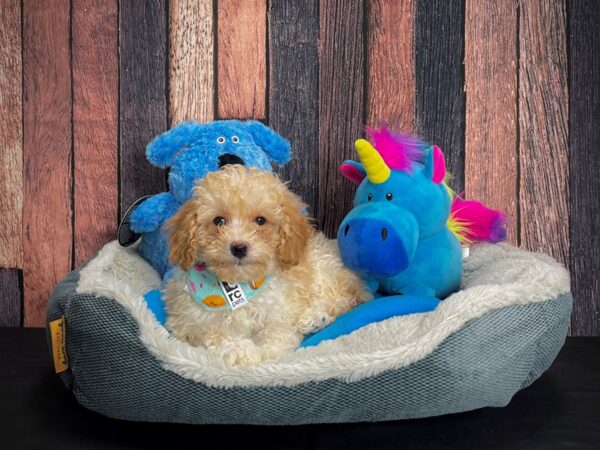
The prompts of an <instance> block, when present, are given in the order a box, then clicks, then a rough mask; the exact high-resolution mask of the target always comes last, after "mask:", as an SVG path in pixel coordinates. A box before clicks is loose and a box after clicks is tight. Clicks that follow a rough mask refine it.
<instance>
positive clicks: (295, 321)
mask: <svg viewBox="0 0 600 450" xmlns="http://www.w3.org/2000/svg"><path fill="white" fill-rule="evenodd" d="M305 206H306V205H304V204H303V203H302V202H301V201H300V199H299V198H298V197H297V196H295V195H294V194H293V193H291V192H290V191H289V190H288V189H287V187H286V186H285V185H284V184H283V183H282V182H281V181H280V180H279V179H278V178H277V176H275V175H273V174H271V173H268V172H264V171H260V170H258V169H254V168H245V167H243V166H240V165H232V166H226V167H225V168H223V169H222V170H220V171H218V172H214V173H210V174H208V175H207V176H206V177H205V178H204V179H203V180H201V181H200V182H198V184H197V186H196V188H195V190H194V195H193V198H192V199H191V200H189V201H188V202H186V203H185V204H184V205H183V206H182V207H181V208H180V210H179V211H178V213H177V214H176V215H175V216H174V217H173V218H172V219H171V220H170V221H169V223H168V228H169V231H170V236H169V240H170V248H171V252H170V259H171V262H172V263H174V264H176V265H177V266H179V268H180V269H181V270H179V271H177V273H176V274H175V276H174V277H173V278H172V280H171V281H170V282H169V284H168V286H167V288H166V290H165V300H166V304H167V310H168V316H169V318H168V322H167V325H168V326H169V327H170V329H171V330H172V332H173V335H174V336H175V337H176V338H178V339H180V340H183V341H186V342H188V343H189V344H191V345H194V346H203V347H205V348H207V349H208V350H209V351H212V352H214V353H215V354H217V355H220V356H221V357H222V358H223V359H224V360H225V361H226V362H227V363H229V364H231V365H238V366H247V365H252V364H257V363H259V362H261V361H263V360H265V359H270V358H276V357H277V356H280V355H281V354H283V353H285V352H288V351H291V350H293V349H295V348H296V347H297V346H298V345H299V343H300V341H301V339H302V336H303V335H304V334H306V333H309V332H314V331H316V330H317V329H319V328H321V327H323V326H325V325H328V324H329V323H331V322H332V321H333V320H334V319H335V318H336V317H337V316H338V315H340V314H342V313H344V312H346V311H348V310H350V309H351V308H352V307H354V306H356V305H357V304H358V303H360V302H363V301H365V300H367V299H368V298H369V294H368V293H367V290H366V289H365V286H364V284H363V282H362V281H361V280H360V279H359V278H358V277H357V276H356V275H355V274H354V273H353V272H351V271H350V270H349V269H347V268H346V267H344V266H343V264H342V262H341V260H340V258H339V255H338V252H337V248H336V246H335V244H334V243H333V242H331V241H329V240H328V239H327V238H326V237H325V236H324V235H323V234H322V233H319V232H317V231H316V230H314V228H313V227H312V225H311V221H310V218H309V217H306V216H304V215H302V214H301V211H302V210H303V209H305ZM257 217H260V218H263V219H264V223H263V219H259V220H257ZM215 218H223V219H224V221H221V220H216V221H215ZM215 222H217V223H220V222H224V223H221V224H220V225H215ZM233 243H236V244H239V243H242V244H243V245H246V246H247V249H248V250H247V255H246V256H245V257H243V258H241V259H240V258H237V257H235V256H234V255H233V254H232V252H231V251H230V248H231V245H232V244H233ZM197 261H202V262H204V263H206V265H207V267H208V269H209V270H211V271H212V272H213V273H215V274H216V275H217V277H218V278H219V279H220V280H225V281H228V282H231V283H240V282H249V281H252V280H257V279H260V278H262V277H264V276H266V275H269V274H270V275H271V281H270V282H269V283H268V285H266V286H265V287H264V288H262V290H261V291H260V292H259V293H258V294H257V295H256V296H255V297H254V298H253V299H252V301H250V302H249V303H248V304H247V305H245V306H243V307H241V308H239V309H236V310H234V311H207V310H205V309H204V308H203V307H202V306H200V305H198V304H197V303H196V302H195V300H194V299H193V298H192V296H191V295H190V294H189V293H188V292H187V290H186V289H185V286H186V280H185V271H187V270H188V269H189V268H190V267H191V266H192V265H193V264H194V263H195V262H197Z"/></svg>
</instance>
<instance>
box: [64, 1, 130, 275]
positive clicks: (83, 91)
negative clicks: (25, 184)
mask: <svg viewBox="0 0 600 450" xmlns="http://www.w3.org/2000/svg"><path fill="white" fill-rule="evenodd" d="M117 13H118V6H117V2H116V0H109V1H99V0H73V1H72V10H71V14H72V15H73V17H72V21H71V27H72V33H73V35H72V57H73V163H74V167H75V171H74V183H75V188H74V215H75V221H74V225H75V228H74V244H75V265H76V266H79V265H80V264H82V263H83V262H85V261H86V260H87V259H89V258H90V257H91V256H92V255H93V254H94V253H96V252H97V251H98V250H100V248H102V246H103V245H104V244H106V243H107V242H109V241H111V240H113V239H115V236H116V231H117V224H118V205H119V199H118V196H119V194H118V181H117V153H118V148H117V135H118V123H119V113H118V104H119V99H118V94H119V89H118V86H119V53H118V51H119V50H118V42H117V41H118V29H117ZM100 61H101V62H102V63H101V64H99V62H100Z"/></svg>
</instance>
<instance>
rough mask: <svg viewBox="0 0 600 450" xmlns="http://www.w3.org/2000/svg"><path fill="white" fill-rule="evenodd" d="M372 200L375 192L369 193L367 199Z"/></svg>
mask: <svg viewBox="0 0 600 450" xmlns="http://www.w3.org/2000/svg"><path fill="white" fill-rule="evenodd" d="M371 200H373V194H369V195H367V201H369V202H370V201H371Z"/></svg>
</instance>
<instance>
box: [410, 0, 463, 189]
mask: <svg viewBox="0 0 600 450" xmlns="http://www.w3.org/2000/svg"><path fill="white" fill-rule="evenodd" d="M464 11H465V9H464V0H447V1H442V2H440V1H438V0H415V38H414V39H415V78H416V94H415V95H416V99H415V130H416V133H417V134H418V135H420V136H422V137H423V138H425V139H426V140H427V141H429V142H433V143H435V144H437V145H439V146H440V148H441V149H442V150H443V152H444V155H445V157H446V167H447V168H448V171H449V172H450V173H451V174H452V176H453V179H452V182H451V185H452V187H453V188H454V189H455V190H457V191H459V192H460V191H462V190H463V189H464V136H465V134H464V132H465V130H464V128H465V111H464V108H465V95H464V71H463V59H464V49H463V47H464Z"/></svg>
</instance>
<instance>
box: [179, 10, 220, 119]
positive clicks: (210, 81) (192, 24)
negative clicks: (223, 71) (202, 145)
mask: <svg viewBox="0 0 600 450" xmlns="http://www.w3.org/2000/svg"><path fill="white" fill-rule="evenodd" d="M213 36H214V24H213V0H201V1H197V0H171V1H170V2H169V123H170V125H175V124H177V123H180V122H183V121H185V120H197V121H199V122H208V121H211V120H213V119H214V115H215V111H214V106H215V93H214V72H215V70H214V67H213V64H214V61H213V59H214V52H213V49H214V39H213Z"/></svg>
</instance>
